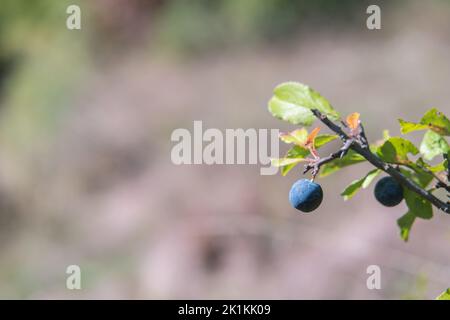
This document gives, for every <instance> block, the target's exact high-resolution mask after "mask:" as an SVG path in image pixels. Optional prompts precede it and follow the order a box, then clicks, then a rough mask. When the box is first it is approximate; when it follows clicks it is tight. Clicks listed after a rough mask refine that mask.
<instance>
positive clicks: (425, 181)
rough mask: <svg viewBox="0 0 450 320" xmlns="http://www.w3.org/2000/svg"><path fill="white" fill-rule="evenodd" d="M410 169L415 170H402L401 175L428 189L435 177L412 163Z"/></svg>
mask: <svg viewBox="0 0 450 320" xmlns="http://www.w3.org/2000/svg"><path fill="white" fill-rule="evenodd" d="M418 163H420V161H418ZM408 167H409V168H411V169H412V170H414V172H411V171H409V170H406V169H403V168H402V169H400V171H401V173H402V174H403V175H404V176H406V177H408V178H409V179H411V180H413V181H414V182H415V183H417V184H418V185H419V186H420V187H422V188H426V187H427V186H428V185H429V184H430V182H431V180H433V176H432V175H431V174H429V173H427V172H425V171H423V170H422V169H421V168H420V167H419V166H418V165H417V164H415V163H411V164H409V165H408Z"/></svg>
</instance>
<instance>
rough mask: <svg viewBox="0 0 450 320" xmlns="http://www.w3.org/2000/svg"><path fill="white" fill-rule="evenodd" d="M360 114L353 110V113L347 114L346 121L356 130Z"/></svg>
mask: <svg viewBox="0 0 450 320" xmlns="http://www.w3.org/2000/svg"><path fill="white" fill-rule="evenodd" d="M359 116H360V114H359V113H358V112H353V113H352V114H350V115H348V116H347V119H346V122H347V125H348V127H349V128H350V129H351V130H356V129H357V128H358V126H359Z"/></svg>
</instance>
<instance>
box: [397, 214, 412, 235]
mask: <svg viewBox="0 0 450 320" xmlns="http://www.w3.org/2000/svg"><path fill="white" fill-rule="evenodd" d="M414 220H416V216H415V215H414V214H412V213H411V212H410V211H408V212H407V213H406V214H405V215H403V216H401V217H400V219H398V220H397V225H398V226H399V228H400V237H401V238H402V239H403V241H405V242H406V241H408V239H409V233H410V231H411V228H412V225H413V223H414Z"/></svg>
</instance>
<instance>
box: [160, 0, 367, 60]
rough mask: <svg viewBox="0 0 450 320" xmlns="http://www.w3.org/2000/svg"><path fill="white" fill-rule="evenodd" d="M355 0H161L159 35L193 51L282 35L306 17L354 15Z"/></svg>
mask: <svg viewBox="0 0 450 320" xmlns="http://www.w3.org/2000/svg"><path fill="white" fill-rule="evenodd" d="M361 5H363V4H362V2H361V1H358V0H344V1H334V0H331V1H330V0H318V1H308V0H297V1H292V0H264V1H260V0H245V1H242V0H216V1H209V0H198V1H182V0H181V1H180V0H171V1H165V2H164V6H163V8H162V10H163V11H162V14H161V16H160V17H159V23H158V27H157V28H158V29H159V30H160V31H159V37H160V40H161V41H162V43H163V44H165V45H167V46H168V47H171V48H172V49H176V51H177V52H180V50H181V52H186V51H187V52H198V51H202V50H204V49H205V48H211V47H223V46H224V45H229V44H233V43H234V44H236V43H252V42H253V43H255V42H257V41H260V40H286V39H288V38H289V36H291V35H293V34H295V33H296V32H297V30H298V27H300V26H302V25H304V24H305V23H307V22H314V23H316V25H320V24H323V25H324V26H325V25H327V23H328V19H333V21H334V23H339V22H340V23H348V22H350V21H352V20H353V19H354V18H355V12H354V9H355V8H356V7H357V6H358V7H359V8H360V7H361Z"/></svg>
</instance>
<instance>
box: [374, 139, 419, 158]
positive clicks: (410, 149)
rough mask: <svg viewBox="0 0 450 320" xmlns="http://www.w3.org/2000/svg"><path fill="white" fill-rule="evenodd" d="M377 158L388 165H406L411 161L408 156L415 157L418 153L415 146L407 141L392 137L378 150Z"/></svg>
mask: <svg viewBox="0 0 450 320" xmlns="http://www.w3.org/2000/svg"><path fill="white" fill-rule="evenodd" d="M377 153H378V156H379V157H380V158H381V159H382V160H384V161H385V162H389V163H398V164H408V163H410V162H411V161H410V160H409V158H408V154H409V153H411V154H412V155H416V154H418V153H419V150H417V148H416V146H415V145H414V144H413V143H412V142H411V141H409V140H406V139H403V138H400V137H392V138H389V139H388V140H386V141H385V142H384V143H383V145H381V146H380V147H379V148H378V151H377Z"/></svg>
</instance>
